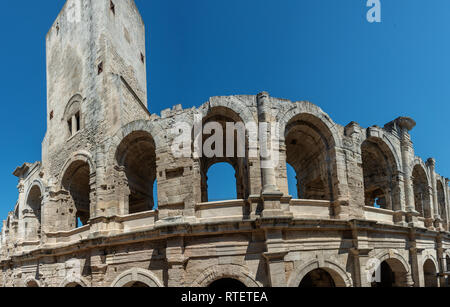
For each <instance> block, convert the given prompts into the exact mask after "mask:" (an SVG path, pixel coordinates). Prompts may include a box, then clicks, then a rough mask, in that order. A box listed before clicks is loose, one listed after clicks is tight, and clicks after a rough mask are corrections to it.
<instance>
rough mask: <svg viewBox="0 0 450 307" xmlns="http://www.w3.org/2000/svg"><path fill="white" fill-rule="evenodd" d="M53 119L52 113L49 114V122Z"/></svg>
mask: <svg viewBox="0 0 450 307" xmlns="http://www.w3.org/2000/svg"><path fill="white" fill-rule="evenodd" d="M52 119H53V111H51V112H50V120H52Z"/></svg>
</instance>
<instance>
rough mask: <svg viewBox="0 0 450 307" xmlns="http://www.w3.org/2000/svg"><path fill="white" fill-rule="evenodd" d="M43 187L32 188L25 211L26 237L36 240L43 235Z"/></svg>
mask: <svg viewBox="0 0 450 307" xmlns="http://www.w3.org/2000/svg"><path fill="white" fill-rule="evenodd" d="M41 204H42V195H41V189H40V188H39V187H38V186H34V187H33V188H31V190H30V193H29V194H28V198H27V208H26V210H25V211H24V216H23V218H24V222H25V238H26V239H27V240H36V239H39V238H40V237H41Z"/></svg>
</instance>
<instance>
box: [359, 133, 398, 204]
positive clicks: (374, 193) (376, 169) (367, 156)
mask: <svg viewBox="0 0 450 307" xmlns="http://www.w3.org/2000/svg"><path fill="white" fill-rule="evenodd" d="M361 157H362V171H363V177H364V198H365V205H366V206H374V205H375V206H379V207H380V208H383V209H389V210H395V211H397V210H400V209H401V207H400V206H401V204H400V203H401V200H400V198H401V193H400V183H399V181H398V180H397V177H398V173H399V172H400V170H401V169H400V168H399V159H398V157H396V154H395V152H394V151H393V148H392V146H391V144H390V142H387V141H386V140H385V138H384V137H383V138H381V137H368V138H367V139H366V140H364V142H362V143H361Z"/></svg>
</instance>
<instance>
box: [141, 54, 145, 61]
mask: <svg viewBox="0 0 450 307" xmlns="http://www.w3.org/2000/svg"><path fill="white" fill-rule="evenodd" d="M141 62H142V63H145V56H144V55H143V54H142V52H141Z"/></svg>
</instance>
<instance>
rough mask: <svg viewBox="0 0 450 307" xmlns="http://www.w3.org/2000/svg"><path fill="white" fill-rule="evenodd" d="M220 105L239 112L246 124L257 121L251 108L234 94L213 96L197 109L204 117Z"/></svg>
mask: <svg viewBox="0 0 450 307" xmlns="http://www.w3.org/2000/svg"><path fill="white" fill-rule="evenodd" d="M218 107H222V108H226V109H229V110H231V111H233V112H234V113H235V114H239V117H240V118H241V120H242V121H243V122H244V124H246V125H247V124H249V123H252V122H256V118H255V117H254V115H253V113H252V112H251V111H250V108H249V107H248V106H247V105H245V103H244V102H243V101H241V100H240V99H239V98H237V97H234V96H227V97H213V98H211V99H210V100H209V101H208V102H206V103H204V104H203V105H202V106H200V107H199V108H198V109H197V111H198V112H199V113H200V114H201V115H202V117H203V118H205V117H207V115H208V113H209V112H210V111H211V110H212V109H214V108H218Z"/></svg>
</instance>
